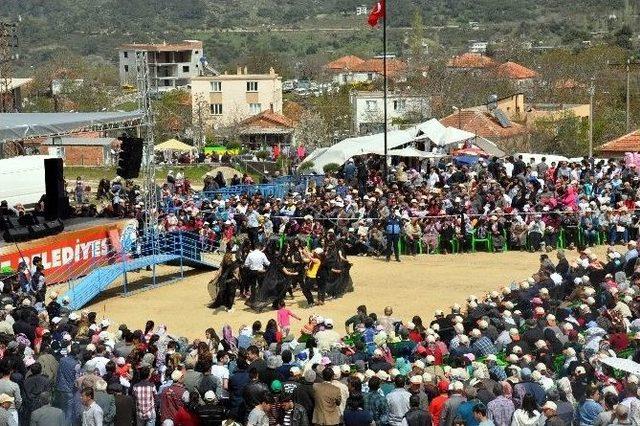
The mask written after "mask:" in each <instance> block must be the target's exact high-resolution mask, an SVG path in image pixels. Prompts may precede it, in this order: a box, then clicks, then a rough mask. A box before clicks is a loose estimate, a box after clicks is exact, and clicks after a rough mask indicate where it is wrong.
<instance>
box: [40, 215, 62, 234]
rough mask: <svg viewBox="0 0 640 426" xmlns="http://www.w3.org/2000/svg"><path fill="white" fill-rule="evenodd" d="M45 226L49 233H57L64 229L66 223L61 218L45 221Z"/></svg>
mask: <svg viewBox="0 0 640 426" xmlns="http://www.w3.org/2000/svg"><path fill="white" fill-rule="evenodd" d="M44 227H45V228H46V229H47V235H55V234H59V233H60V232H62V231H64V223H62V221H61V220H60V219H56V220H50V221H47V222H45V223H44Z"/></svg>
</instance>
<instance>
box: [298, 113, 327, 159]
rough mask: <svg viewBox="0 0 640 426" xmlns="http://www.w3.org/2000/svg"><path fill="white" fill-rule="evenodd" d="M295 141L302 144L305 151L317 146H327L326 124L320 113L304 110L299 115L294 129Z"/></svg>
mask: <svg viewBox="0 0 640 426" xmlns="http://www.w3.org/2000/svg"><path fill="white" fill-rule="evenodd" d="M295 136H296V142H297V143H298V145H302V146H304V147H305V148H306V149H307V151H310V150H312V149H313V148H316V147H319V146H327V145H328V143H329V140H330V139H329V133H328V128H327V124H326V123H325V122H324V120H323V119H322V117H321V116H320V114H318V113H314V112H309V111H305V112H303V113H302V115H301V116H300V121H299V122H298V125H297V126H296V131H295Z"/></svg>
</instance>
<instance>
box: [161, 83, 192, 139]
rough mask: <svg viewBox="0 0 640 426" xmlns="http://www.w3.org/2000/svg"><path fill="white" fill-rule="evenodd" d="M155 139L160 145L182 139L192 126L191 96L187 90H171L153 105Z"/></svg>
mask: <svg viewBox="0 0 640 426" xmlns="http://www.w3.org/2000/svg"><path fill="white" fill-rule="evenodd" d="M153 111H154V115H155V138H156V141H157V142H158V143H160V142H163V141H164V140H166V139H169V138H175V137H180V136H182V135H183V134H184V132H185V130H186V129H187V128H188V127H190V126H191V123H192V110H191V95H190V94H189V92H188V91H186V90H171V91H169V92H167V93H165V94H164V95H162V97H161V98H160V99H158V100H156V101H155V102H154V103H153Z"/></svg>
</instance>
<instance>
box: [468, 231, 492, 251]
mask: <svg viewBox="0 0 640 426" xmlns="http://www.w3.org/2000/svg"><path fill="white" fill-rule="evenodd" d="M477 231H478V230H477V229H474V230H473V231H472V232H471V252H472V253H475V252H476V244H485V245H486V247H487V251H488V252H492V251H493V244H492V243H491V235H490V234H487V236H486V237H485V238H477V237H476V232H477Z"/></svg>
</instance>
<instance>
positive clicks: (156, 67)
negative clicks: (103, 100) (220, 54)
mask: <svg viewBox="0 0 640 426" xmlns="http://www.w3.org/2000/svg"><path fill="white" fill-rule="evenodd" d="M118 50H119V52H118V57H119V61H120V68H119V72H120V84H122V85H123V86H125V85H130V86H135V85H136V83H137V82H136V79H137V65H136V52H147V57H148V62H149V72H150V74H151V86H152V87H153V88H155V89H156V90H157V91H158V92H166V91H169V90H173V89H179V88H186V87H187V86H188V85H189V84H190V83H191V79H192V78H193V77H196V76H198V75H200V74H202V72H201V68H202V62H201V59H202V58H203V56H204V55H203V51H202V42H201V41H197V40H184V41H182V42H178V43H170V44H169V43H162V44H123V45H122V46H120V48H119V49H118Z"/></svg>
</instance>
